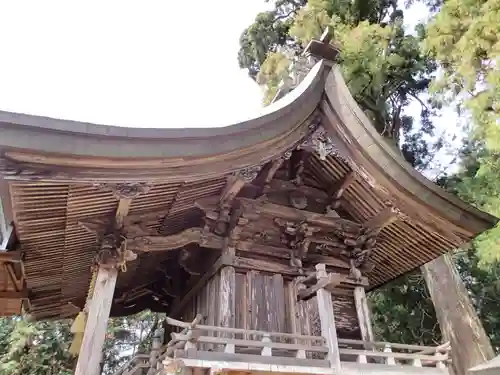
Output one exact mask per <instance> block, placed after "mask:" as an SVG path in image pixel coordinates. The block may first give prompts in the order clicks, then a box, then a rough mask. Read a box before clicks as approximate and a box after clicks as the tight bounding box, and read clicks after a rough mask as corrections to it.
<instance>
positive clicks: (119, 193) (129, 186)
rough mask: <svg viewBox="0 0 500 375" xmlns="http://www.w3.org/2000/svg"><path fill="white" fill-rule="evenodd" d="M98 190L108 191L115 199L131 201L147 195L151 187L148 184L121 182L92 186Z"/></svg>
mask: <svg viewBox="0 0 500 375" xmlns="http://www.w3.org/2000/svg"><path fill="white" fill-rule="evenodd" d="M94 186H95V187H97V188H98V189H99V190H110V191H112V192H113V194H114V195H115V197H116V199H133V198H137V197H138V196H139V195H141V194H147V193H148V192H149V190H150V189H151V187H152V184H151V183H149V182H123V183H102V184H94Z"/></svg>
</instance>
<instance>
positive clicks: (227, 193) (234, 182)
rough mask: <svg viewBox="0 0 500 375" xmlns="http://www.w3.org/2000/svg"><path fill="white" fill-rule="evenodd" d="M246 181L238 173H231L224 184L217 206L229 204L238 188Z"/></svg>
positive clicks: (236, 193) (238, 190)
mask: <svg viewBox="0 0 500 375" xmlns="http://www.w3.org/2000/svg"><path fill="white" fill-rule="evenodd" d="M245 184H246V181H245V179H244V178H243V177H241V176H239V175H232V176H229V177H228V178H227V181H226V186H225V188H224V190H223V191H222V194H221V195H220V199H219V206H220V207H223V206H225V205H230V204H231V202H232V201H233V199H234V198H235V197H236V195H238V193H239V192H240V190H241V189H242V188H243V186H245Z"/></svg>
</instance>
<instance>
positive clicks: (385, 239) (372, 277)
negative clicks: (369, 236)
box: [10, 154, 467, 319]
mask: <svg viewBox="0 0 500 375" xmlns="http://www.w3.org/2000/svg"><path fill="white" fill-rule="evenodd" d="M285 169H286V164H285V165H284V166H283V168H282V172H280V171H278V173H276V177H275V180H276V181H281V180H282V179H284V178H286V177H285V175H286V173H285ZM350 170H351V169H350V167H349V165H347V163H346V162H345V161H343V160H342V159H340V158H337V157H328V158H327V160H326V161H322V160H320V159H319V158H318V157H317V156H316V155H314V154H308V156H307V157H306V159H305V168H304V174H303V179H304V185H305V186H309V187H312V188H316V189H317V190H318V191H321V192H323V194H324V197H327V192H328V191H330V190H331V188H332V186H334V185H335V184H338V183H339V181H341V180H342V179H343V178H344V177H345V176H346V174H347V173H349V171H350ZM225 184H226V176H220V177H219V178H213V179H207V180H201V181H196V182H189V183H172V184H167V183H164V184H154V186H153V187H152V188H151V190H150V191H149V192H148V193H146V194H144V195H141V196H139V197H138V198H135V199H134V200H133V201H132V206H131V208H130V212H129V216H128V219H127V220H129V222H134V220H135V221H137V222H143V223H144V225H145V226H146V227H147V228H148V230H149V231H151V233H156V234H162V235H170V234H175V233H179V232H181V231H182V230H184V229H187V228H191V227H199V226H200V225H202V221H203V212H202V211H201V210H199V209H198V208H196V207H195V202H196V201H198V200H200V199H202V198H207V197H213V196H218V195H220V193H221V191H222V190H223V189H224V186H225ZM10 188H11V195H12V200H13V207H14V211H15V213H16V218H15V223H16V230H17V232H18V236H19V238H20V241H21V243H22V251H23V257H24V270H25V277H26V281H27V288H28V290H29V292H30V294H29V297H30V305H31V311H30V312H31V313H32V314H33V315H34V316H35V317H36V318H37V319H45V318H58V317H70V316H74V315H75V314H76V313H77V312H78V310H79V309H80V308H81V307H83V304H84V302H85V297H86V294H87V291H88V286H89V282H90V277H91V272H90V266H91V264H92V259H93V256H94V254H95V250H96V237H95V234H93V233H90V232H88V231H87V230H86V229H85V228H83V227H82V226H81V225H79V222H82V221H83V222H84V221H86V220H92V219H94V218H96V217H112V216H113V214H114V211H115V209H116V204H117V201H116V199H115V197H114V196H113V193H112V192H109V191H103V190H100V189H98V188H97V187H94V186H92V185H89V184H66V183H62V184H58V183H48V182H15V181H13V182H11V183H10ZM340 207H341V209H343V210H344V211H345V212H347V213H348V214H349V215H350V217H351V218H352V220H353V221H355V222H358V223H363V222H366V221H367V220H368V219H370V218H372V217H374V216H376V215H377V214H378V213H380V212H381V211H383V210H384V208H385V207H386V205H385V202H384V199H383V197H380V196H379V195H378V194H377V192H376V191H375V190H374V189H373V188H372V187H371V186H370V185H369V184H368V182H367V181H366V180H364V179H355V180H354V181H353V182H352V183H351V184H350V185H349V186H348V187H347V189H346V190H345V192H344V194H343V195H342V198H341V203H340ZM461 240H467V238H462V239H461ZM457 245H458V244H457V243H456V242H454V241H453V240H450V239H447V238H445V237H443V236H442V235H441V234H438V233H435V232H432V231H430V230H429V229H426V228H424V227H422V226H421V225H419V224H418V223H412V222H411V221H407V220H405V221H396V222H394V223H392V224H390V225H388V226H387V227H385V228H384V229H383V230H382V232H381V233H380V234H379V240H378V242H377V245H376V248H375V250H374V252H373V253H372V255H371V259H372V260H373V263H374V265H375V267H374V269H373V270H372V271H370V272H369V273H367V274H366V276H367V277H368V278H369V282H370V287H371V288H374V287H377V286H380V285H382V284H384V283H386V282H387V281H389V280H391V279H393V278H396V277H398V276H399V275H402V274H404V273H406V272H408V271H411V270H413V269H414V268H416V267H418V266H420V265H422V264H423V263H426V262H428V261H430V260H432V259H434V258H436V257H437V256H439V255H441V254H443V253H444V252H446V251H449V250H451V249H453V248H454V247H456V246H457ZM202 250H203V251H205V252H206V258H205V260H204V263H205V264H206V265H207V268H208V266H209V265H210V264H211V263H213V260H215V259H216V258H217V255H218V253H217V251H216V250H214V249H211V250H210V249H202ZM179 251H180V250H174V251H164V252H162V251H159V252H151V253H143V254H140V255H139V258H138V260H136V261H133V262H130V263H129V264H128V266H127V271H126V272H122V273H120V276H119V279H118V283H117V288H116V293H115V303H114V306H113V311H112V313H114V314H116V315H125V314H129V313H134V312H137V311H139V310H142V309H146V308H149V309H152V310H155V311H167V312H168V311H169V309H170V308H171V306H172V303H173V298H172V297H171V296H169V295H167V294H165V292H166V291H165V290H164V288H163V287H162V285H163V282H164V281H165V279H166V278H167V277H177V278H180V279H185V280H186V281H187V279H189V278H199V277H200V276H192V275H189V274H187V273H186V272H185V271H184V270H182V269H181V268H180V267H179V264H178V258H179ZM202 263H203V262H202ZM203 271H204V270H203V269H202V270H200V273H203ZM127 293H128V294H130V293H132V294H135V295H140V297H138V298H136V300H135V303H134V304H129V306H128V308H125V307H124V302H125V301H126V297H127Z"/></svg>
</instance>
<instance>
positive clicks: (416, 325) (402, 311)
mask: <svg viewBox="0 0 500 375" xmlns="http://www.w3.org/2000/svg"><path fill="white" fill-rule="evenodd" d="M369 300H370V302H371V306H372V317H373V329H374V334H375V336H376V337H377V338H379V339H380V340H384V341H388V342H397V343H403V344H417V345H438V344H439V343H440V342H441V332H440V330H439V326H438V323H437V320H436V315H435V312H434V307H433V304H432V300H431V298H430V295H429V293H428V291H427V288H426V286H425V281H424V279H423V277H422V275H421V274H420V273H419V272H414V273H412V274H409V275H406V276H403V277H401V278H399V279H397V280H394V281H392V282H391V283H389V284H387V285H385V286H384V287H382V288H380V289H377V290H376V291H373V292H371V293H370V295H369Z"/></svg>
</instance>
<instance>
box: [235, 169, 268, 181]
mask: <svg viewBox="0 0 500 375" xmlns="http://www.w3.org/2000/svg"><path fill="white" fill-rule="evenodd" d="M261 169H262V167H261V166H260V165H255V166H251V167H246V168H243V169H240V170H239V171H238V172H236V173H235V175H236V176H238V177H241V178H243V179H244V180H245V182H247V183H250V182H252V181H253V180H255V178H256V177H257V175H258V174H259V172H260V170H261Z"/></svg>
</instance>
